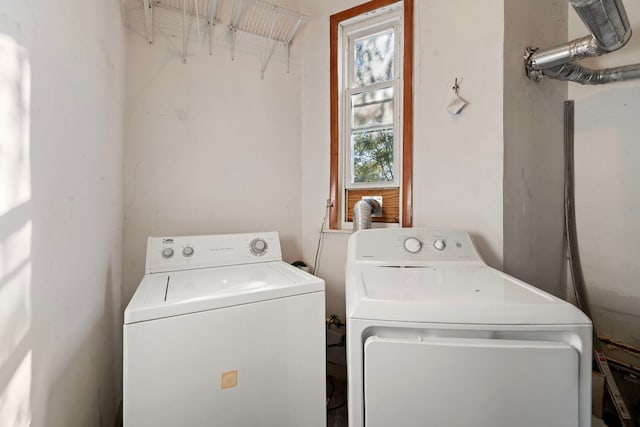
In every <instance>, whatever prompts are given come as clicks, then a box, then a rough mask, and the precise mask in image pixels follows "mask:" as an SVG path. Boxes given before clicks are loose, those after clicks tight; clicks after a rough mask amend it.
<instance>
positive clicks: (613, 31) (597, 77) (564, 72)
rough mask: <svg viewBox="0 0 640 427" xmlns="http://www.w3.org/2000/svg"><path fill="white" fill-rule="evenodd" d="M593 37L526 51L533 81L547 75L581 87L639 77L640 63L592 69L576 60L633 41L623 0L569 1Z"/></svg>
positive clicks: (593, 55) (529, 72)
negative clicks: (545, 48)
mask: <svg viewBox="0 0 640 427" xmlns="http://www.w3.org/2000/svg"><path fill="white" fill-rule="evenodd" d="M569 1H570V3H571V5H572V6H573V8H574V9H575V11H576V12H577V13H578V15H579V16H580V19H582V22H583V23H584V24H585V25H586V26H587V28H588V29H589V31H590V32H591V35H589V36H585V37H581V38H579V39H576V40H572V41H570V42H568V43H565V44H563V45H560V46H556V47H553V48H551V49H547V50H544V51H540V50H538V49H531V48H529V49H527V51H526V53H525V62H526V68H527V75H528V76H529V78H530V79H532V80H536V81H540V80H542V78H543V77H544V76H547V77H549V78H552V79H559V80H568V81H573V82H577V83H581V84H605V83H612V82H617V81H622V80H631V79H636V78H639V77H640V64H633V65H626V66H623V67H616V68H609V69H604V70H592V69H589V68H586V67H583V66H581V65H579V64H578V63H577V62H576V61H578V60H580V59H583V58H588V57H595V56H600V55H603V54H605V53H609V52H613V51H615V50H618V49H620V48H622V47H623V46H624V45H626V44H627V42H628V41H629V39H630V38H631V26H630V25H629V18H628V17H627V13H626V11H625V9H624V6H623V4H622V0H569Z"/></svg>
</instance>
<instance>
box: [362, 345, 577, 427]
mask: <svg viewBox="0 0 640 427" xmlns="http://www.w3.org/2000/svg"><path fill="white" fill-rule="evenodd" d="M364 352H365V367H364V371H365V372H364V377H365V379H364V389H365V390H364V392H365V425H366V426H367V427H389V426H393V427H401V426H407V427H417V426H438V427H442V426H447V427H469V426H474V427H514V426H518V427H534V426H535V427H552V426H562V427H571V426H576V427H577V426H578V369H579V368H578V363H579V357H578V352H577V351H576V350H575V349H574V348H572V347H571V346H569V345H567V344H565V343H561V342H547V341H515V340H491V339H464V338H435V337H429V338H422V339H420V338H418V339H414V340H407V339H389V338H378V337H370V338H368V339H367V341H366V342H365V348H364Z"/></svg>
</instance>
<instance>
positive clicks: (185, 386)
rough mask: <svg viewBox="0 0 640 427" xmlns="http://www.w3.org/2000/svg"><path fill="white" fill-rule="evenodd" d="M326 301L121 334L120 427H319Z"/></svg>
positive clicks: (277, 303)
mask: <svg viewBox="0 0 640 427" xmlns="http://www.w3.org/2000/svg"><path fill="white" fill-rule="evenodd" d="M324 298H325V296H324V292H315V293H311V294H305V295H299V296H294V297H288V298H279V299H275V300H271V301H264V302H258V303H253V304H245V305H240V306H236V307H227V308H221V309H218V310H210V311H203V312H200V313H192V314H188V315H183V316H175V317H170V318H166V319H158V320H152V321H148V322H139V323H134V324H131V325H125V327H124V426H125V427H217V426H219V427H254V426H255V427H262V426H264V427H324V426H326V425H327V421H326V400H325V396H326V393H325V388H326V383H325V349H326V348H325V328H326V327H325V321H324V316H325V310H324Z"/></svg>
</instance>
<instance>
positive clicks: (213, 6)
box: [138, 0, 220, 62]
mask: <svg viewBox="0 0 640 427" xmlns="http://www.w3.org/2000/svg"><path fill="white" fill-rule="evenodd" d="M138 1H139V2H140V3H142V5H143V8H144V17H145V24H146V28H147V42H149V44H152V43H153V9H155V8H162V9H168V10H172V11H174V12H179V13H181V14H182V62H187V19H186V18H187V16H193V17H196V18H197V19H198V21H199V20H200V19H204V20H206V23H207V27H208V32H209V55H212V54H213V31H214V29H215V26H216V24H217V23H219V22H220V17H219V10H218V0H138ZM197 28H198V31H200V26H199V25H198V26H197Z"/></svg>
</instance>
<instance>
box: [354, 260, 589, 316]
mask: <svg viewBox="0 0 640 427" xmlns="http://www.w3.org/2000/svg"><path fill="white" fill-rule="evenodd" d="M347 283H348V285H347V313H348V315H349V317H352V318H360V319H371V320H388V321H403V322H430V323H465V324H588V323H590V321H589V319H588V318H587V317H586V316H585V315H584V314H583V313H582V312H580V311H579V310H578V309H577V308H575V307H574V306H572V305H571V304H568V303H566V302H565V301H562V300H560V299H558V298H556V297H554V296H552V295H550V294H547V293H546V292H544V291H542V290H540V289H537V288H535V287H533V286H531V285H528V284H526V283H524V282H521V281H519V280H517V279H515V278H513V277H511V276H508V275H506V274H504V273H502V272H500V271H498V270H495V269H493V268H490V267H488V266H486V265H478V264H468V265H460V264H457V265H454V264H444V263H434V265H433V266H432V267H426V266H425V267H393V266H362V265H360V266H358V267H357V268H353V267H352V268H351V269H350V270H348V272H347Z"/></svg>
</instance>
